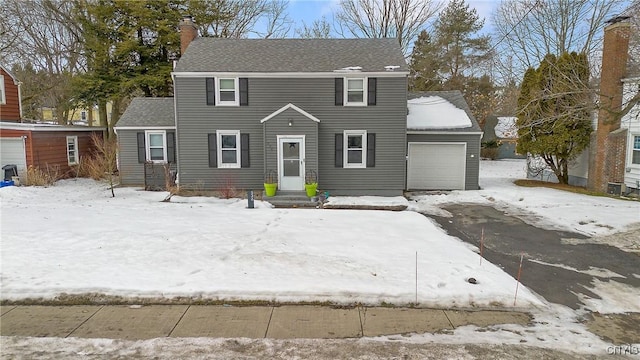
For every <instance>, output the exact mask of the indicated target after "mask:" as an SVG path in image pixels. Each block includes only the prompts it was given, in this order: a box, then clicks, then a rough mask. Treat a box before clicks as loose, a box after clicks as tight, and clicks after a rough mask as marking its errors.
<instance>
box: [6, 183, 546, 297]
mask: <svg viewBox="0 0 640 360" xmlns="http://www.w3.org/2000/svg"><path fill="white" fill-rule="evenodd" d="M163 198H164V193H155V192H145V191H139V190H137V189H133V188H120V189H116V197H115V198H110V197H109V192H108V191H107V190H106V188H105V187H104V185H102V184H99V183H96V182H93V181H91V180H86V179H74V180H66V181H60V182H58V183H57V184H56V186H53V187H49V188H38V187H6V188H2V189H1V190H0V201H1V207H2V220H1V221H2V240H1V241H2V242H1V248H2V255H1V256H2V272H1V276H2V284H1V286H2V288H1V289H2V298H3V299H21V298H27V297H30V298H34V297H43V298H52V297H55V296H56V295H58V294H60V293H68V294H81V293H88V292H98V293H104V294H108V295H120V296H125V297H136V296H141V297H175V296H188V297H203V298H208V299H225V300H243V299H259V300H275V301H325V300H326V301H331V302H336V303H355V302H362V303H366V304H378V303H381V302H383V301H385V302H391V303H395V304H406V303H410V302H415V300H416V265H417V268H418V276H417V281H418V283H417V298H418V302H419V303H420V304H421V305H423V306H443V307H452V306H454V307H455V306H485V305H495V304H502V305H504V306H513V298H514V291H515V288H516V282H515V280H514V279H513V278H512V277H510V276H509V275H507V274H506V273H504V272H503V271H502V270H501V269H499V268H498V267H497V266H494V265H492V264H490V263H489V262H487V261H483V262H482V265H481V266H480V264H479V257H478V254H476V253H475V252H473V251H472V250H470V249H469V248H468V246H467V245H465V244H464V243H463V242H461V241H460V240H458V239H455V238H452V237H450V236H448V235H446V234H444V233H443V232H442V231H441V230H440V229H439V228H438V227H436V225H434V224H433V223H432V222H431V221H430V220H429V219H428V218H426V217H425V216H423V215H421V214H418V213H416V212H411V211H405V212H387V211H358V210H315V209H273V208H271V207H270V206H268V204H266V203H262V202H257V208H256V209H246V208H245V207H246V201H243V200H239V199H234V200H221V199H216V198H202V197H199V198H184V197H174V198H173V200H172V202H171V203H163V202H161V201H160V200H162V199H163ZM416 253H417V262H416ZM469 277H474V278H475V279H477V280H478V282H479V284H476V285H473V284H470V283H468V282H467V279H468V278H469ZM533 304H540V301H539V300H538V299H537V297H535V296H534V295H532V294H531V293H530V292H529V291H528V290H527V289H523V288H522V287H521V288H520V291H519V293H518V303H517V305H518V307H526V306H529V305H533Z"/></svg>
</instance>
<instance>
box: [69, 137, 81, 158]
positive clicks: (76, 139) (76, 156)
mask: <svg viewBox="0 0 640 360" xmlns="http://www.w3.org/2000/svg"><path fill="white" fill-rule="evenodd" d="M69 140H72V141H73V151H74V152H75V154H74V155H75V161H71V157H70V156H69V150H70V149H69ZM79 157H80V154H79V151H78V137H77V136H67V163H68V164H69V165H78V163H79V162H80V158H79Z"/></svg>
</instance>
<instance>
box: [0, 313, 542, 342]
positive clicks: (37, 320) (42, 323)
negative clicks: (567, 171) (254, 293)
mask: <svg viewBox="0 0 640 360" xmlns="http://www.w3.org/2000/svg"><path fill="white" fill-rule="evenodd" d="M0 313H1V317H0V335H2V336H34V337H79V338H111V339H127V340H143V339H151V338H158V337H221V338H235V337H246V338H274V339H295V338H333V339H338V338H357V337H362V336H378V335H392V334H403V333H413V332H415V333H426V332H439V331H446V330H453V329H455V328H456V327H459V326H465V325H477V326H480V327H484V326H489V325H495V324H506V323H513V324H527V323H529V322H530V320H531V317H530V316H529V315H528V314H526V313H521V312H508V311H489V310H486V311H461V310H435V309H408V308H383V307H358V308H353V309H334V308H330V307H322V306H306V305H300V306H277V307H271V306H247V307H237V306H209V305H202V306H200V305H150V306H111V305H105V306H100V305H95V306H93V305H81V306H1V307H0Z"/></svg>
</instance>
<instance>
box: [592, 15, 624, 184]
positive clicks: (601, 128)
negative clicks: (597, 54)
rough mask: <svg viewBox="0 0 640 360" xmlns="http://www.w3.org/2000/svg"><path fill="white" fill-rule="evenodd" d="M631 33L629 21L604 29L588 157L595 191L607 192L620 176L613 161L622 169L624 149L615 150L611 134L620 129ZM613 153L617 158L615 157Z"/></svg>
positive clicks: (613, 137) (614, 142)
mask: <svg viewBox="0 0 640 360" xmlns="http://www.w3.org/2000/svg"><path fill="white" fill-rule="evenodd" d="M630 34H631V26H630V24H629V23H628V22H617V23H613V24H611V25H609V26H607V27H606V28H605V30H604V45H603V50H602V53H603V56H602V72H601V78H600V90H599V91H600V110H599V111H598V128H597V130H596V132H595V137H593V138H592V139H593V140H592V142H591V145H590V146H591V149H592V150H591V151H592V154H593V155H594V156H590V158H589V180H588V187H589V188H590V189H592V190H596V191H602V192H606V191H607V183H609V182H616V181H615V179H617V178H618V177H619V176H618V172H617V169H618V166H617V165H615V164H617V163H618V162H619V161H621V162H622V169H623V171H624V161H625V160H624V159H625V154H626V152H625V151H624V149H623V151H622V152H620V151H618V146H619V144H620V140H619V139H618V137H617V135H612V136H610V133H611V132H613V131H616V130H617V129H619V128H620V116H619V115H618V114H616V112H617V111H619V110H620V109H621V107H622V81H621V79H623V78H624V77H625V75H626V69H627V58H628V52H629V36H630ZM616 156H619V157H620V158H619V159H618V158H615V159H614V157H616ZM623 174H624V173H623ZM619 181H622V180H619Z"/></svg>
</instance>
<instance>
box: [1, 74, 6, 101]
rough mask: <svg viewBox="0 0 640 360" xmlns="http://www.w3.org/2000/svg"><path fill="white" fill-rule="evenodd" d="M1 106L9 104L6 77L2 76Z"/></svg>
mask: <svg viewBox="0 0 640 360" xmlns="http://www.w3.org/2000/svg"><path fill="white" fill-rule="evenodd" d="M0 91H1V92H0V105H4V104H6V103H7V95H6V94H7V89H6V88H5V87H4V75H0Z"/></svg>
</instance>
